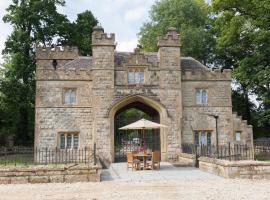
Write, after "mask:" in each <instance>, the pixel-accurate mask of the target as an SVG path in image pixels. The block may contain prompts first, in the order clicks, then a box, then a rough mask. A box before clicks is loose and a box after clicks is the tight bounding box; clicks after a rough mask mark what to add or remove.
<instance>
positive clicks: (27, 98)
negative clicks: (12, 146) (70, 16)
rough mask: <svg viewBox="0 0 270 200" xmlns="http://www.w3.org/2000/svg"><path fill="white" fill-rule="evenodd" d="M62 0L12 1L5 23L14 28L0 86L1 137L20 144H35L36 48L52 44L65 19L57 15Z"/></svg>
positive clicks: (7, 42) (7, 43) (7, 47)
mask: <svg viewBox="0 0 270 200" xmlns="http://www.w3.org/2000/svg"><path fill="white" fill-rule="evenodd" d="M64 3H65V2H64V1H63V0H46V1H42V0H13V1H12V4H11V5H10V6H9V7H8V8H7V14H6V15H5V16H4V18H3V21H4V22H5V23H10V24H11V25H12V26H13V31H12V33H11V35H10V36H9V37H8V39H7V41H6V43H5V49H4V51H3V55H4V56H5V57H6V63H5V64H4V65H3V67H4V69H3V72H2V73H3V74H2V79H1V82H0V91H1V95H0V106H1V107H0V109H1V111H0V112H1V114H2V115H3V116H2V118H1V119H0V120H1V124H2V125H3V126H1V129H0V131H1V134H2V135H3V134H14V135H15V136H16V139H17V142H18V143H24V144H25V143H26V142H29V141H31V140H33V131H34V99H35V81H34V76H35V73H34V72H35V54H34V53H35V52H34V51H35V46H36V45H38V44H43V45H47V44H50V43H52V41H53V39H54V37H55V36H57V35H59V32H58V28H59V26H61V25H62V22H68V20H67V18H66V16H64V15H61V14H59V13H58V12H57V7H56V6H57V5H59V6H63V5H64Z"/></svg>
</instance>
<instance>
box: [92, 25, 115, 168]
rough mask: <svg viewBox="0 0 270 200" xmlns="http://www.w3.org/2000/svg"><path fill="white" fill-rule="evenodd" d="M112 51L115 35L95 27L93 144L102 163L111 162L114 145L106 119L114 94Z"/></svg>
mask: <svg viewBox="0 0 270 200" xmlns="http://www.w3.org/2000/svg"><path fill="white" fill-rule="evenodd" d="M114 49H115V35H114V34H109V35H108V34H107V33H104V29H103V28H102V27H101V26H96V27H94V29H93V33H92V52H93V56H92V60H93V63H92V76H93V86H92V93H93V100H94V105H95V107H94V108H93V109H94V116H93V117H94V119H95V121H94V126H93V129H92V130H93V132H92V133H93V136H94V142H95V143H96V144H97V150H98V152H99V155H100V157H102V159H103V161H104V163H110V162H111V158H112V156H111V154H112V152H111V149H112V148H111V146H112V145H114V144H113V142H112V141H110V140H104V138H106V137H109V134H110V133H109V131H108V130H109V128H110V127H109V121H108V118H106V111H107V109H108V106H109V105H110V104H111V102H112V101H113V94H114V73H115V72H114Z"/></svg>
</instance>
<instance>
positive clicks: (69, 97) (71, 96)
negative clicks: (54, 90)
mask: <svg viewBox="0 0 270 200" xmlns="http://www.w3.org/2000/svg"><path fill="white" fill-rule="evenodd" d="M63 101H64V104H74V103H76V89H75V88H69V89H64V94H63Z"/></svg>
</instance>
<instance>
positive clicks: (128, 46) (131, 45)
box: [116, 38, 138, 52]
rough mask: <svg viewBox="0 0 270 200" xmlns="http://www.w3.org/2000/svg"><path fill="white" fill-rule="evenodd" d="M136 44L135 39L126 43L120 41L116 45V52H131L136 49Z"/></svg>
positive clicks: (136, 40)
mask: <svg viewBox="0 0 270 200" xmlns="http://www.w3.org/2000/svg"><path fill="white" fill-rule="evenodd" d="M137 44H138V39H137V38H133V39H131V40H128V41H121V42H119V44H117V46H116V50H117V51H125V52H130V51H133V50H134V49H135V48H136V47H137Z"/></svg>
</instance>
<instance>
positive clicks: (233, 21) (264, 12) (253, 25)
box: [213, 0, 270, 126]
mask: <svg viewBox="0 0 270 200" xmlns="http://www.w3.org/2000/svg"><path fill="white" fill-rule="evenodd" d="M269 10H270V2H269V1H268V0H242V1H237V0H214V1H213V11H214V12H215V15H216V19H215V26H214V27H215V32H216V36H217V52H216V55H217V57H219V58H220V60H222V61H223V63H222V65H223V66H224V67H226V68H230V67H232V68H233V69H234V72H233V75H234V77H235V79H236V80H237V82H238V83H239V84H240V85H241V88H242V89H243V90H244V92H245V93H249V94H255V95H256V96H257V100H258V102H259V103H260V108H259V111H260V112H261V115H262V116H263V117H262V118H261V119H260V123H259V124H265V125H266V126H270V57H269V55H270V28H269V27H270V12H269Z"/></svg>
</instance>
